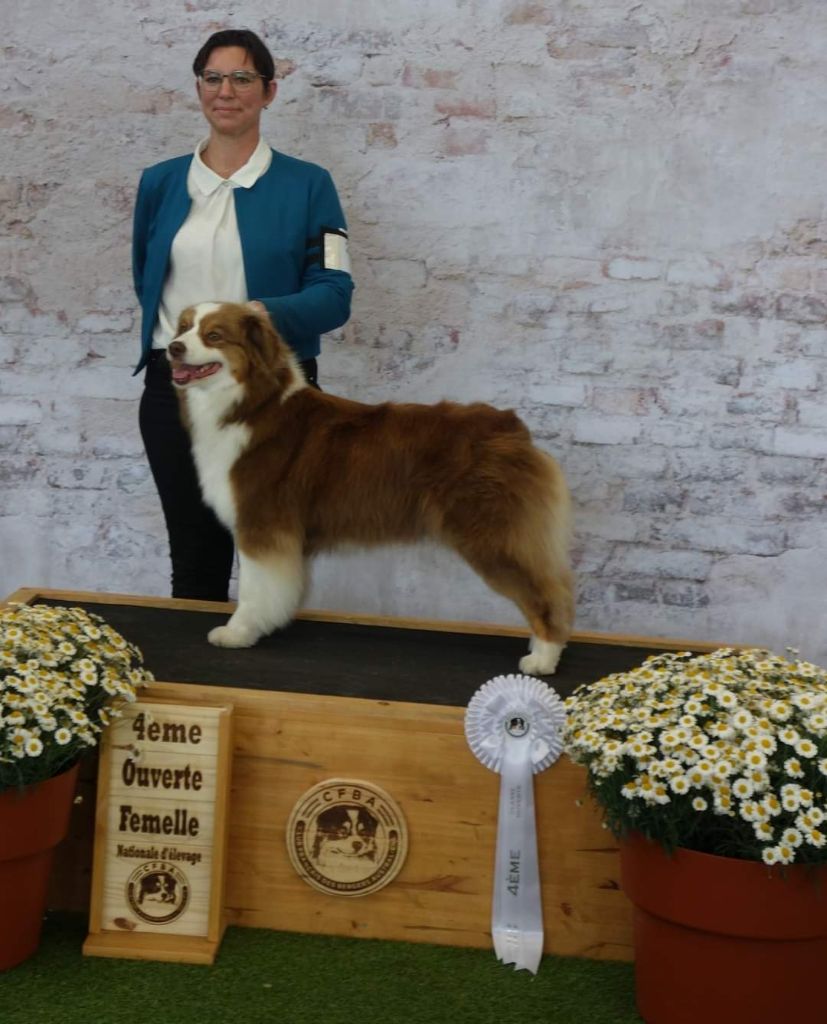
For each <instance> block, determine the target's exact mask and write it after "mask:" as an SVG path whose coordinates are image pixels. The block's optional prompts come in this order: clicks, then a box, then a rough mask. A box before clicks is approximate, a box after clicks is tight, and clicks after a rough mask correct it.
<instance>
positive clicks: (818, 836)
mask: <svg viewBox="0 0 827 1024" xmlns="http://www.w3.org/2000/svg"><path fill="white" fill-rule="evenodd" d="M804 838H805V839H806V841H807V843H808V844H809V845H810V846H817V847H819V848H821V847H822V846H824V844H825V843H827V836H825V834H824V833H823V832H822V831H821V829H818V828H811V829H810V830H809V831H807V832H805V833H804Z"/></svg>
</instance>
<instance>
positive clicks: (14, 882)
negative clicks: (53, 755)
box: [0, 765, 78, 971]
mask: <svg viewBox="0 0 827 1024" xmlns="http://www.w3.org/2000/svg"><path fill="white" fill-rule="evenodd" d="M77 775H78V765H74V767H72V768H70V769H69V770H68V771H65V772H63V773H62V774H61V775H56V776H55V777H54V778H51V779H47V780H46V782H41V783H38V784H37V785H35V786H29V787H27V788H26V789H24V790H23V791H22V792H21V791H18V790H16V789H13V790H5V791H4V792H3V793H0V971H2V970H6V969H7V968H9V967H15V966H16V965H17V964H19V963H22V961H23V960H26V959H27V958H28V957H30V956H31V955H32V954H33V953H34V952H35V950H36V949H37V947H38V944H39V942H40V931H41V927H42V924H43V914H44V913H45V910H46V898H47V894H48V888H49V874H50V872H51V868H52V856H53V854H54V849H55V847H56V846H57V844H58V843H59V842H60V841H61V840H62V839H63V838H64V837H65V836H66V833H67V831H68V829H69V817H70V815H71V812H72V800H73V797H74V793H75V782H76V781H77Z"/></svg>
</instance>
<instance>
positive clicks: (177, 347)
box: [167, 338, 187, 359]
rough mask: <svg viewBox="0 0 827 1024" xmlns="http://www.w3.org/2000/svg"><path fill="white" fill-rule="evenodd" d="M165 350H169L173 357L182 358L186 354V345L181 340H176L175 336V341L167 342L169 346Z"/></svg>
mask: <svg viewBox="0 0 827 1024" xmlns="http://www.w3.org/2000/svg"><path fill="white" fill-rule="evenodd" d="M167 352H169V354H170V355H171V356H172V358H173V359H183V358H184V356H185V355H186V354H187V346H186V345H185V344H184V343H183V341H178V339H177V338H176V340H175V341H171V342H170V343H169V348H168V349H167Z"/></svg>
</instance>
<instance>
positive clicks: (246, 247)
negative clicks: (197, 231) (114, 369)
mask: <svg viewBox="0 0 827 1024" xmlns="http://www.w3.org/2000/svg"><path fill="white" fill-rule="evenodd" d="M192 159H193V158H192V156H181V157H176V158H174V159H172V160H165V161H164V162H163V163H160V164H155V165H154V166H153V167H148V168H147V169H146V170H145V171H144V172H143V174H142V175H141V182H140V185H139V187H138V197H137V200H136V202H135V217H134V224H133V234H132V273H133V277H134V280H135V293H136V294H137V296H138V301H139V302H140V304H141V314H142V315H141V358H140V361H139V362H138V365H137V366H136V367H135V373H138V372H139V371H140V370H141V369H142V368H143V367H144V366H145V365H146V362H147V359H148V357H149V352H150V349H151V348H152V333H153V331H154V329H155V322H156V320H157V318H158V308H159V306H160V303H161V293H162V292H163V288H164V282H165V280H166V277H167V271H168V270H169V256H170V250H171V248H172V240H173V239H174V238H175V236H176V234H177V233H178V230H179V229H180V227H181V225H182V224H183V223H184V221H185V220H186V218H187V214H188V213H189V211H190V206H191V200H190V196H189V193H188V192H187V174H188V173H189V169H190V163H191V162H192ZM233 197H234V199H235V212H236V220H237V221H238V233H239V236H240V238H241V253H242V256H243V259H244V277H245V279H246V281H247V295H248V296H249V298H250V299H258V300H259V301H260V302H263V303H264V305H265V306H266V307H267V310H268V312H269V314H270V317H271V319H272V321H273V323H274V325H275V327H276V329H277V330H278V332H279V333H280V334H281V335H282V337H283V338H284V339H285V341H287V342H288V344H290V345H291V347H292V348H293V350H294V351H295V353H296V355H297V356H298V357H299V359H312V358H314V357H315V356H317V355H318V354H319V348H320V342H319V336H320V335H321V334H324V333H325V332H326V331H332V330H335V328H337V327H341V326H342V324H343V323H345V322H346V321H347V319H348V317H349V316H350V297H351V294H352V293H353V281H352V280H351V277H350V274H348V273H346V272H345V271H343V270H334V269H332V268H325V266H324V238H323V233H324V232H325V231H332V232H336V233H338V234H345V233H346V231H347V227H346V224H345V218H344V214H343V213H342V207H341V205H340V204H339V197H338V196H337V195H336V189H335V187H334V185H333V181H332V179H331V177H330V175H329V174H328V172H327V171H326V170H324V168H322V167H318V166H317V165H316V164H311V163H307V162H306V161H304V160H296V159H295V158H293V157H289V156H285V155H284V154H283V153H278V152H276V150H273V158H272V160H271V162H270V167H269V168H268V169H267V171H266V172H265V173H264V174H263V175H262V176H261V177H260V178H259V179H258V181H257V182H256V183H255V185H253V186H252V187H251V188H236V189H233ZM206 298H208V296H205V299H206Z"/></svg>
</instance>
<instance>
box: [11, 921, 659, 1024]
mask: <svg viewBox="0 0 827 1024" xmlns="http://www.w3.org/2000/svg"><path fill="white" fill-rule="evenodd" d="M85 938H86V920H85V918H84V917H83V916H82V915H79V914H57V915H51V916H49V917H48V918H47V919H46V922H45V924H44V928H43V937H42V941H41V945H40V948H39V950H38V952H37V953H36V954H35V956H34V957H32V958H31V959H30V960H28V961H26V962H25V963H23V964H20V966H18V967H15V968H13V969H12V970H9V971H6V972H4V973H0V1024H122V1022H123V1024H224V1022H226V1024H396V1022H399V1024H639V1022H640V1018H639V1017H638V1015H637V1013H636V1011H635V1004H634V984H633V973H632V967H631V965H630V964H622V963H606V962H598V961H592V960H569V959H560V958H555V957H546V958H544V960H543V963H542V965H541V967H540V970H539V973H538V974H537V976H536V977H532V975H530V974H529V973H528V972H527V971H514V970H513V968H511V967H504V966H503V965H502V964H499V963H498V962H497V961H496V959H495V957H494V954H493V953H492V952H489V951H485V950H477V949H455V948H452V947H446V946H424V945H418V944H417V945H415V944H411V943H400V942H377V941H371V940H364V939H334V938H331V937H329V936H315V935H296V934H293V933H286V932H271V931H264V930H259V929H251V928H229V929H228V930H227V933H226V935H225V936H224V941H223V942H222V944H221V948H220V950H219V953H218V957H217V958H216V962H215V964H214V965H213V966H212V967H196V966H192V965H189V964H164V963H147V962H139V961H131V960H107V959H102V958H98V957H84V956H82V954H81V945H82V943H83V940H84V939H85Z"/></svg>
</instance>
